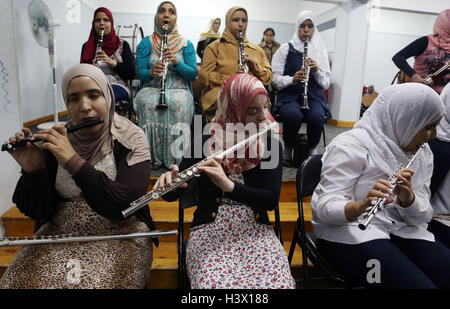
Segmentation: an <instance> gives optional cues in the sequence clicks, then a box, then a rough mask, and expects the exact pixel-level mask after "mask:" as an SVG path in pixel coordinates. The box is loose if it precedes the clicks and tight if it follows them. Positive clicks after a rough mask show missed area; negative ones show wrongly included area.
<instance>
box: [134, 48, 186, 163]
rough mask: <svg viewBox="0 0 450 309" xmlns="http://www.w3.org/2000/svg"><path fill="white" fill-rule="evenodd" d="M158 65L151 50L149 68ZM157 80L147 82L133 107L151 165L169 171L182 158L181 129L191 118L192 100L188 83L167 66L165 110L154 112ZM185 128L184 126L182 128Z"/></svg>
mask: <svg viewBox="0 0 450 309" xmlns="http://www.w3.org/2000/svg"><path fill="white" fill-rule="evenodd" d="M177 57H178V59H179V60H180V61H184V58H183V52H182V50H181V51H180V52H179V53H178V54H177ZM158 61H159V57H158V54H157V52H156V51H155V49H152V53H151V55H150V60H149V63H150V67H153V66H154V65H155V64H156V63H157V62H158ZM160 90H161V78H160V77H156V78H154V79H152V80H150V81H149V82H148V83H147V84H146V85H145V86H144V88H142V89H141V90H140V91H139V92H138V94H137V95H136V99H135V100H136V106H137V112H138V117H139V126H140V127H141V128H142V129H143V130H144V132H145V133H146V134H147V137H148V142H149V145H150V154H151V158H152V165H153V166H154V167H161V166H162V165H165V166H166V167H167V168H169V169H170V168H171V167H172V165H173V164H177V165H179V164H180V162H181V158H182V155H183V151H182V150H183V148H182V147H183V146H182V145H183V144H182V138H181V133H180V130H181V129H186V128H187V129H188V128H189V126H190V123H191V120H192V116H193V114H194V99H193V96H192V93H191V90H190V86H189V81H187V80H185V79H184V78H183V77H182V76H181V75H180V74H179V73H178V71H177V70H176V68H175V67H174V66H173V64H170V65H169V66H168V70H167V76H166V104H167V105H168V108H167V109H165V110H159V109H156V106H157V105H158V104H159V99H160ZM183 124H186V126H187V127H186V126H183Z"/></svg>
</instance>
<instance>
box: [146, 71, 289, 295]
mask: <svg viewBox="0 0 450 309" xmlns="http://www.w3.org/2000/svg"><path fill="white" fill-rule="evenodd" d="M268 108H269V98H268V95H267V91H266V90H265V89H264V85H263V84H262V83H261V82H260V81H259V80H258V79H257V78H255V77H253V76H250V75H248V74H236V75H233V76H232V77H230V78H229V79H228V80H227V81H226V82H225V83H224V85H223V86H222V88H221V91H220V94H219V100H218V109H217V113H216V117H215V122H214V123H213V125H212V126H211V130H210V132H211V136H205V137H204V139H206V138H208V140H207V141H206V143H207V144H206V145H207V155H208V156H209V155H210V154H211V153H212V152H213V149H217V148H219V149H222V147H221V145H223V144H225V147H224V149H227V148H229V144H228V142H225V143H224V141H234V139H235V138H236V137H237V136H239V135H240V134H243V133H245V132H242V131H239V129H238V130H235V131H233V130H231V129H230V127H229V126H227V125H231V127H234V126H233V125H235V124H242V125H244V126H245V127H247V126H248V127H251V126H252V125H253V126H259V125H261V126H263V125H264V124H268V123H271V122H272V121H273V120H272V119H273V118H272V117H271V116H270V113H269V111H268ZM210 125H211V124H208V126H210ZM236 127H238V126H236ZM227 129H228V130H227ZM272 133H273V132H272ZM271 136H275V134H272V135H271ZM269 140H270V142H271V143H269V142H268V143H267V144H268V145H267V146H268V147H267V149H265V146H264V144H263V143H264V142H263V141H262V138H261V139H259V140H258V142H255V143H253V144H251V145H250V146H248V144H247V147H246V148H245V151H243V150H242V151H241V152H242V154H244V153H245V155H242V156H238V157H236V156H234V157H228V156H227V157H226V158H225V159H223V160H222V159H218V158H214V159H210V160H208V161H207V162H206V163H204V164H201V165H198V170H199V171H200V172H203V173H202V174H201V175H200V177H199V179H198V207H197V210H196V211H195V213H194V220H193V223H192V229H191V232H190V236H189V240H188V244H187V248H186V264H187V271H188V276H189V280H190V283H191V287H192V288H244V289H246V288H248V289H249V288H254V289H255V288H295V281H294V280H293V278H292V276H291V272H290V267H289V263H288V261H287V257H286V252H285V251H284V249H283V246H282V245H281V243H280V241H279V239H278V238H277V236H276V235H275V232H274V230H273V228H272V226H271V225H270V221H269V217H268V215H267V211H270V210H273V209H274V208H275V207H277V204H278V199H279V196H280V188H281V176H282V158H281V145H280V141H279V140H278V139H276V138H271V139H268V141H269ZM200 144H201V142H200ZM232 144H234V143H232ZM206 145H205V146H206ZM269 146H271V147H269ZM194 147H196V146H194ZM192 148H193V147H192ZM255 149H259V150H260V151H255ZM263 149H265V150H268V151H269V156H264V159H261V156H262V152H263V151H264V150H263ZM238 153H240V152H239V150H238ZM251 153H253V154H256V155H253V156H252V155H251ZM272 159H273V160H274V161H273V163H275V167H273V168H269V167H268V166H266V167H265V166H264V165H265V163H267V162H266V161H269V160H272ZM200 160H202V158H195V157H193V156H191V158H184V159H183V161H182V162H181V165H180V170H181V171H183V170H185V169H186V168H189V167H191V166H192V165H194V164H196V163H198V162H199V161H200ZM178 170H179V169H178V167H177V166H174V167H173V168H172V171H171V172H167V173H165V174H162V175H161V177H160V178H159V179H158V181H157V182H156V184H155V188H157V187H158V186H161V187H163V186H165V185H168V184H171V182H172V178H173V177H175V176H176V175H177V174H178ZM182 186H185V187H186V186H187V185H186V184H183V185H182ZM182 190H183V189H178V190H176V191H174V192H171V193H169V194H166V195H165V196H164V198H165V199H166V200H174V199H176V198H177V197H178V196H179V195H180V194H181V193H182Z"/></svg>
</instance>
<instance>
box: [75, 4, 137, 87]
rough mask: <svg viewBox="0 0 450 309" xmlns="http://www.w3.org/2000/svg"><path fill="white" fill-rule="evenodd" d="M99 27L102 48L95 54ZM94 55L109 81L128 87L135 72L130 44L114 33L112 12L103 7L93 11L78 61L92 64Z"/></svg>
mask: <svg viewBox="0 0 450 309" xmlns="http://www.w3.org/2000/svg"><path fill="white" fill-rule="evenodd" d="M101 29H103V30H104V37H103V44H102V49H101V50H100V51H99V52H98V53H97V54H96V53H95V52H96V49H97V43H98V39H99V35H100V32H101ZM96 56H97V58H96V59H97V60H98V61H99V63H98V66H99V68H100V69H101V70H102V71H103V73H105V75H106V77H107V78H108V80H109V82H110V83H111V84H121V85H122V86H125V87H127V89H128V84H127V81H128V80H131V79H133V78H134V77H135V74H136V69H135V63H134V55H133V53H132V51H131V49H130V45H128V43H127V42H126V41H125V40H123V39H121V38H119V37H118V36H117V35H116V31H115V30H114V19H113V16H112V13H111V11H109V10H108V9H107V8H104V7H100V8H98V9H96V10H95V12H94V20H93V21H92V28H91V33H90V34H89V39H88V40H87V42H86V43H84V44H83V47H82V49H81V60H80V63H89V64H93V62H94V59H95V57H96Z"/></svg>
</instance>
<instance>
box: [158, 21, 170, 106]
mask: <svg viewBox="0 0 450 309" xmlns="http://www.w3.org/2000/svg"><path fill="white" fill-rule="evenodd" d="M163 31H164V34H163V39H162V43H161V55H160V56H159V61H161V62H162V63H163V65H164V71H163V73H162V75H161V89H160V91H159V94H160V96H159V103H158V104H157V105H156V108H157V109H167V107H168V106H167V103H166V78H167V68H168V66H169V61H167V59H166V58H165V57H164V52H165V50H166V48H167V35H168V32H169V25H168V24H167V23H164V25H163Z"/></svg>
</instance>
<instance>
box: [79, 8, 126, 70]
mask: <svg viewBox="0 0 450 309" xmlns="http://www.w3.org/2000/svg"><path fill="white" fill-rule="evenodd" d="M99 12H103V13H105V14H106V15H107V16H108V18H109V20H110V21H111V32H110V33H109V34H108V35H105V37H104V38H103V45H102V50H103V51H104V52H105V53H106V54H107V55H108V56H111V55H112V54H114V53H115V52H116V50H117V49H118V48H119V46H120V38H119V37H118V36H117V35H116V31H115V30H114V19H113V16H112V13H111V11H110V10H108V9H107V8H104V7H100V8H98V9H96V10H95V12H94V20H93V21H92V28H91V33H90V34H89V39H88V40H87V42H86V44H85V46H84V49H83V54H82V55H81V60H80V63H92V61H93V60H94V57H95V50H96V49H97V40H98V38H97V37H98V36H97V33H96V32H95V27H94V21H95V16H96V15H97V13H99Z"/></svg>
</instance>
